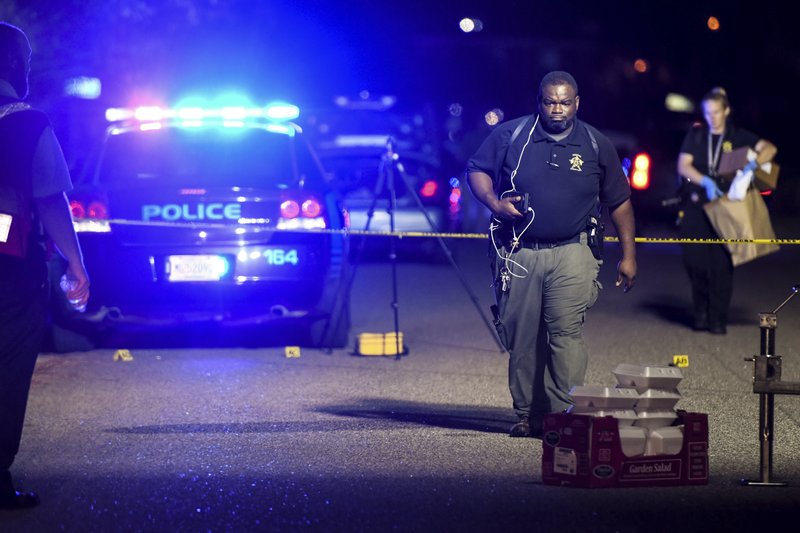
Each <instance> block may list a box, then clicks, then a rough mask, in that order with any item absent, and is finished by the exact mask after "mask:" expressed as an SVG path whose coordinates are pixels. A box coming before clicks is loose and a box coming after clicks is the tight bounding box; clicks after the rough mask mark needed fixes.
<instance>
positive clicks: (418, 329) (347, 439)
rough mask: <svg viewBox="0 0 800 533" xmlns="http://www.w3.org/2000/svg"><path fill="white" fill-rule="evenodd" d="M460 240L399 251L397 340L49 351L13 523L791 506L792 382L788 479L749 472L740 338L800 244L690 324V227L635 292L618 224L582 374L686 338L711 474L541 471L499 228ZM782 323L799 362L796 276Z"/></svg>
mask: <svg viewBox="0 0 800 533" xmlns="http://www.w3.org/2000/svg"><path fill="white" fill-rule="evenodd" d="M786 231H794V228H790V229H789V230H786ZM798 233H799V234H798V235H787V234H786V233H784V234H783V235H779V236H784V237H788V236H800V232H798ZM446 244H448V247H449V249H450V250H452V252H453V256H454V258H455V260H456V262H457V265H458V268H457V269H455V268H453V267H452V266H451V265H450V264H449V263H447V262H446V261H438V262H419V263H417V262H411V261H403V262H401V263H399V264H398V265H397V286H398V294H399V298H398V302H397V303H398V305H397V311H398V313H397V315H398V319H399V326H400V330H401V331H402V332H403V333H404V336H405V339H406V341H407V345H408V348H409V353H408V355H405V356H403V357H401V358H399V359H397V358H395V357H365V356H357V355H353V348H354V345H353V343H351V346H349V347H348V348H346V349H341V350H334V351H333V352H332V353H326V352H325V351H322V350H311V349H301V351H300V356H299V357H286V353H285V350H284V348H283V347H280V346H279V347H267V348H252V347H251V348H242V347H237V346H235V345H234V346H215V347H213V348H202V347H200V348H198V347H193V348H180V347H177V348H158V347H137V346H136V345H135V344H131V345H128V346H117V347H109V348H103V349H98V350H93V351H89V352H76V353H70V354H43V355H42V356H40V358H39V361H38V364H37V367H36V372H35V375H34V381H33V387H32V390H31V396H30V404H29V409H28V415H27V419H26V425H25V429H24V435H23V442H22V450H21V452H20V454H19V456H18V458H17V462H16V464H15V465H14V469H13V473H14V475H15V477H16V480H17V483H18V485H19V488H20V489H21V490H35V491H37V492H38V493H39V495H40V496H41V499H42V503H41V505H40V506H39V507H37V508H35V509H31V510H27V511H19V512H2V513H0V531H9V532H11V531H14V532H28V531H30V532H55V531H74V532H84V531H103V532H105V531H170V532H177V531H186V532H195V531H196V532H199V531H348V532H353V531H380V532H382V531H620V532H639V531H644V532H654V531H665V532H673V531H750V530H759V531H768V530H769V529H771V528H773V527H775V528H777V527H779V526H780V525H782V524H789V523H791V522H794V521H795V520H796V515H797V514H798V511H800V462H799V461H798V460H797V455H798V452H797V448H798V446H799V445H800V409H798V407H800V403H798V397H797V396H788V395H781V396H776V397H775V418H776V424H775V434H774V448H773V473H772V479H773V480H777V481H785V482H786V483H787V486H784V487H753V486H744V485H742V484H741V483H740V480H741V479H742V478H748V479H760V467H759V444H758V406H759V397H758V395H756V394H754V393H753V392H752V378H753V364H752V363H750V362H746V361H745V358H746V357H750V356H752V355H755V354H757V353H759V348H760V329H759V324H758V312H760V311H771V310H773V309H774V308H775V307H777V306H778V305H779V304H780V303H781V302H783V301H784V300H785V299H786V298H787V297H788V296H789V295H790V294H792V292H791V288H792V286H794V285H796V284H797V283H800V277H798V274H800V271H799V269H798V265H800V246H797V245H787V246H784V247H783V248H782V249H781V251H779V252H777V253H775V254H773V255H771V256H767V257H764V258H761V259H758V260H756V261H754V262H752V263H750V264H746V265H743V266H741V267H738V268H737V270H736V278H735V283H736V287H735V293H734V301H733V306H732V320H731V324H730V326H729V329H728V334H727V335H724V336H718V335H711V334H709V333H698V332H693V331H692V330H691V329H690V328H689V317H688V314H687V311H688V309H689V294H688V288H687V287H686V284H685V275H684V273H683V270H682V266H681V262H680V261H681V259H680V254H679V250H678V247H677V245H674V244H644V245H640V246H639V262H640V276H639V279H638V283H637V286H636V288H635V289H634V290H633V291H631V292H630V293H628V294H623V293H622V291H621V290H620V289H618V288H615V287H614V268H613V265H614V264H615V263H616V258H617V257H618V248H617V247H616V245H614V244H611V245H609V246H608V248H607V261H606V264H605V265H604V266H603V270H602V273H601V280H602V282H603V284H604V286H605V289H604V290H603V292H602V293H601V295H600V299H599V301H598V303H597V304H596V306H595V308H594V309H592V310H590V311H589V314H588V316H587V322H586V339H587V342H588V344H589V349H590V353H591V357H590V359H591V360H590V366H589V370H588V374H587V384H596V385H613V384H615V379H614V376H613V374H612V373H611V371H612V369H613V368H614V367H615V366H616V365H618V364H620V363H632V364H657V365H663V364H668V363H670V362H672V360H673V356H674V355H686V356H688V361H689V366H688V367H687V368H684V369H683V375H684V378H683V380H682V381H681V383H680V384H679V387H678V389H679V391H680V392H681V395H682V397H681V400H680V401H679V402H678V405H677V407H678V408H680V409H685V410H687V411H694V412H703V413H708V416H709V425H710V430H709V431H710V435H709V441H710V442H709V465H710V479H709V483H708V485H704V486H695V487H686V486H678V487H651V488H614V489H582V488H572V487H559V486H550V485H544V484H543V483H542V477H541V455H542V442H541V441H540V440H538V439H512V438H510V437H509V436H508V435H507V430H508V427H509V426H510V424H511V423H512V422H513V421H514V415H513V413H512V411H511V408H510V397H509V393H508V390H507V387H506V362H507V360H506V359H507V358H506V355H505V354H503V353H501V352H500V351H499V349H498V348H497V346H496V344H494V342H493V340H492V338H491V336H490V335H489V330H488V329H487V326H486V325H485V323H484V322H483V320H482V319H481V316H480V314H479V313H478V310H477V309H478V308H483V309H484V310H485V312H486V313H487V314H488V306H489V303H490V290H489V278H488V270H487V261H486V258H485V250H486V246H485V243H483V242H478V241H446ZM462 276H463V279H464V280H465V281H466V285H464V284H462V282H461V279H462ZM391 280H392V274H391V268H390V264H389V263H387V262H385V261H370V262H368V263H364V264H361V265H360V267H359V270H358V274H357V277H356V281H355V284H354V294H353V298H354V307H353V334H354V335H355V334H358V333H364V332H391V331H393V328H394V323H393V320H394V313H393V308H392V306H391V302H392V283H391ZM473 297H474V298H477V300H478V302H479V303H478V306H477V307H476V305H475V302H474V300H473V299H472V298H473ZM776 333H777V334H776V352H777V353H778V355H781V356H782V358H783V380H784V381H787V382H791V381H800V298H797V299H792V300H790V301H789V302H788V303H787V304H786V306H785V307H784V308H783V309H781V311H780V312H779V313H778V327H777V330H776ZM187 340H188V339H187ZM116 348H124V349H128V350H130V355H131V360H128V361H123V360H119V359H117V360H115V358H114V354H115V349H116Z"/></svg>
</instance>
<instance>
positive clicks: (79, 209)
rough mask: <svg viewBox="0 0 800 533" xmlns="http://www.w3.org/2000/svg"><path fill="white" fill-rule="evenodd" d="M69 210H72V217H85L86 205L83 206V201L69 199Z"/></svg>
mask: <svg viewBox="0 0 800 533" xmlns="http://www.w3.org/2000/svg"><path fill="white" fill-rule="evenodd" d="M69 210H70V211H71V212H72V218H86V207H84V205H83V202H79V201H77V200H72V201H70V203H69Z"/></svg>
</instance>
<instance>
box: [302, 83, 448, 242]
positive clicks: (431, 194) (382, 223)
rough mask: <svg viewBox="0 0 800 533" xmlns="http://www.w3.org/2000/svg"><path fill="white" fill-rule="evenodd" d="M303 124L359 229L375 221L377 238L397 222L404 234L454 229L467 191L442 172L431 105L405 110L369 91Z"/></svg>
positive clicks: (390, 97)
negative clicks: (392, 203) (464, 191)
mask: <svg viewBox="0 0 800 533" xmlns="http://www.w3.org/2000/svg"><path fill="white" fill-rule="evenodd" d="M304 125H305V129H306V131H307V133H308V136H309V138H310V139H311V142H312V143H313V144H314V146H315V148H316V149H317V152H318V153H319V154H320V157H321V158H322V160H323V162H324V164H325V168H326V170H328V171H329V172H330V173H331V176H332V179H333V180H335V182H336V184H337V187H338V188H339V189H340V190H341V191H342V193H343V195H344V197H345V202H346V205H347V208H348V211H349V212H350V216H351V223H352V225H353V228H355V229H359V230H363V229H365V228H366V226H367V223H368V222H369V229H371V230H373V231H389V230H390V229H391V222H392V221H391V220H390V216H391V215H393V216H394V228H395V229H396V230H398V231H447V230H452V229H454V224H455V214H456V213H457V211H458V203H459V201H460V193H461V191H460V189H459V188H458V187H457V185H454V184H452V183H450V180H449V178H448V177H447V176H446V175H445V171H444V170H443V168H442V162H441V155H440V151H441V149H440V146H439V140H438V133H437V128H436V119H435V116H434V113H433V111H432V109H431V108H430V106H424V105H423V106H418V107H412V108H408V107H403V106H401V105H400V104H399V103H398V98H397V97H395V96H393V95H381V96H374V95H372V94H370V93H369V92H368V91H362V92H360V93H359V94H358V95H356V96H346V95H340V96H337V97H336V98H334V99H333V103H332V105H326V106H320V107H318V108H316V109H313V110H311V111H310V112H309V113H307V114H305V118H304ZM397 163H401V165H398V164H397ZM392 194H394V197H395V198H394V200H395V202H396V205H395V206H394V209H393V212H392V209H391V207H392V205H391V202H392ZM418 201H419V202H418ZM370 208H373V212H372V218H371V219H369V215H370ZM390 212H392V213H391V215H390ZM431 243H432V244H435V243H434V242H433V241H431ZM420 244H421V243H420V242H417V243H415V246H417V247H418V246H419V245H420ZM437 250H438V248H437Z"/></svg>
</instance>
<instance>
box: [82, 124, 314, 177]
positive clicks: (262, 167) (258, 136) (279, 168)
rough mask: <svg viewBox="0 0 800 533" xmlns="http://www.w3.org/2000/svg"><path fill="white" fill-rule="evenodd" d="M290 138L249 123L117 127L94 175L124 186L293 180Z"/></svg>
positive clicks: (295, 167)
mask: <svg viewBox="0 0 800 533" xmlns="http://www.w3.org/2000/svg"><path fill="white" fill-rule="evenodd" d="M293 141H294V138H293V137H290V136H288V135H284V134H278V133H272V132H269V131H265V130H261V129H253V128H248V129H244V128H238V129H225V128H202V129H185V128H164V129H161V130H155V131H143V132H140V131H134V132H128V133H122V134H118V135H112V136H110V137H109V138H108V142H107V145H106V148H105V154H104V157H103V163H102V167H101V168H100V173H99V177H98V179H99V183H101V184H105V185H110V186H123V187H137V186H144V187H152V186H173V185H178V186H191V187H213V186H238V187H274V186H276V185H279V184H284V185H292V184H294V183H296V182H297V176H298V160H297V154H296V152H295V149H296V146H295V143H294V142H293ZM298 144H301V143H298ZM300 164H302V165H304V164H305V162H300Z"/></svg>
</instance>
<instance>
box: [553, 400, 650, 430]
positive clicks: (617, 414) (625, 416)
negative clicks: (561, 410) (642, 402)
mask: <svg viewBox="0 0 800 533" xmlns="http://www.w3.org/2000/svg"><path fill="white" fill-rule="evenodd" d="M567 412H569V413H572V414H574V415H591V416H613V417H614V418H616V419H617V422H619V426H620V427H623V426H632V425H633V423H634V422H636V419H637V418H639V417H638V416H637V415H636V411H634V410H633V409H600V408H597V407H592V406H590V405H573V406H572V407H570V408H569V410H568V411H567Z"/></svg>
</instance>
